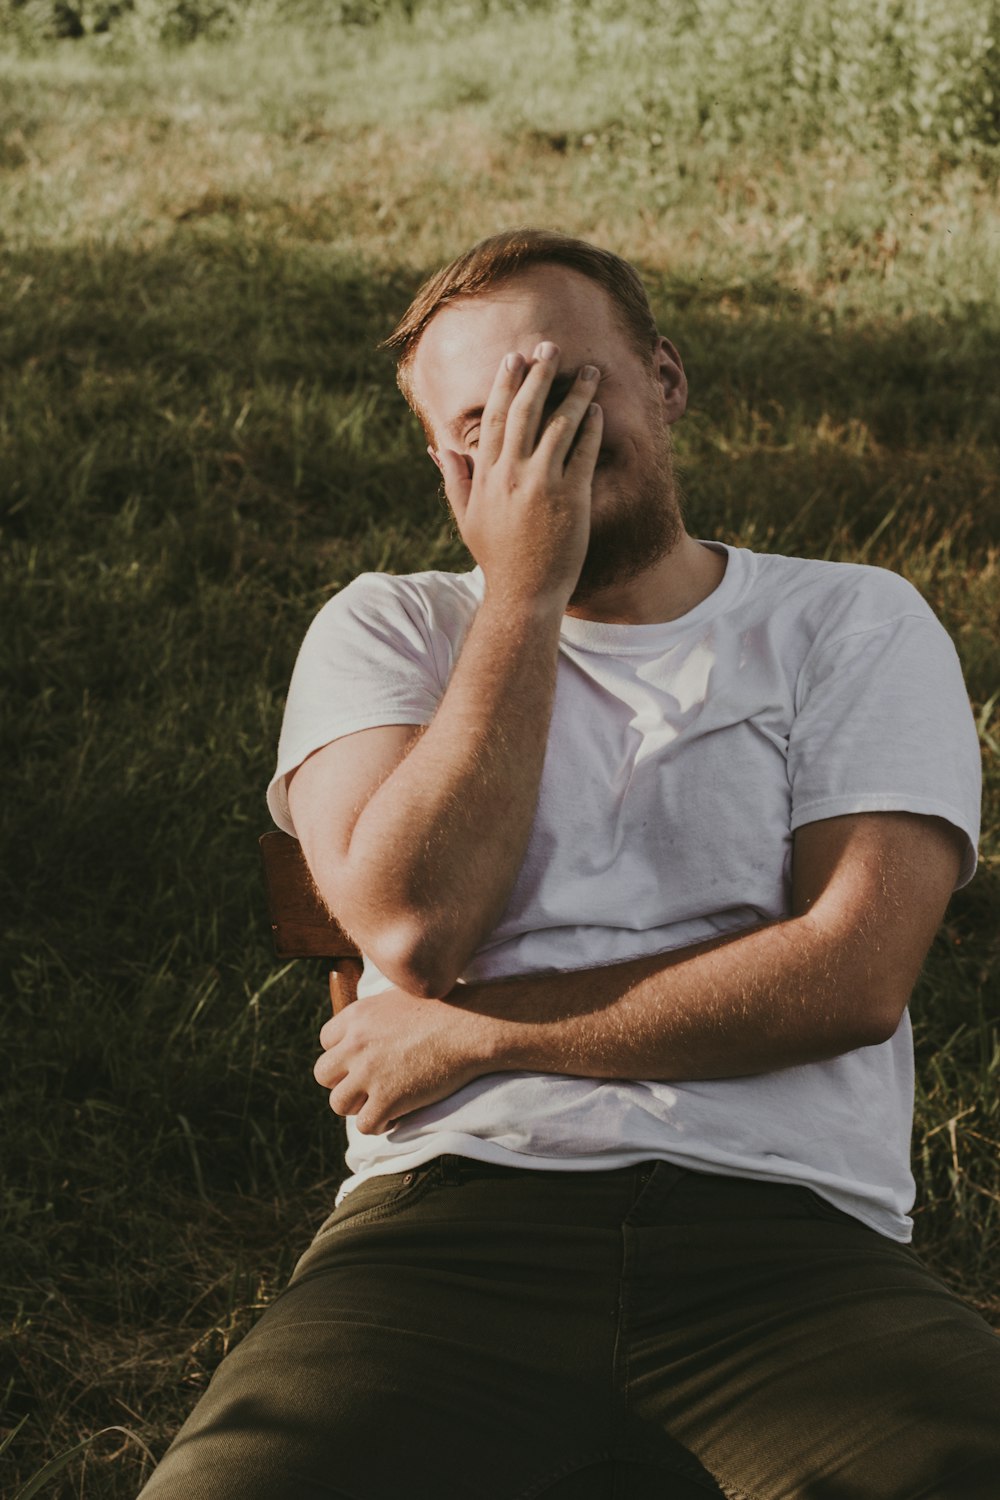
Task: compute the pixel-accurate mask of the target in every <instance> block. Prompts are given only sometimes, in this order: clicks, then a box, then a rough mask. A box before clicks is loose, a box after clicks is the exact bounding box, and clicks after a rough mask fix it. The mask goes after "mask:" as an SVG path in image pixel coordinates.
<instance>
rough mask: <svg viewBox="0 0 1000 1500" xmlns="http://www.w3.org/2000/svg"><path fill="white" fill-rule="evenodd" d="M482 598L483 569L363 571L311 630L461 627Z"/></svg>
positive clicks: (433, 630)
mask: <svg viewBox="0 0 1000 1500" xmlns="http://www.w3.org/2000/svg"><path fill="white" fill-rule="evenodd" d="M481 598H482V575H481V574H480V573H479V570H478V569H474V570H473V571H472V572H469V573H446V572H442V571H427V572H422V573H399V574H397V573H360V574H359V575H358V576H357V577H356V578H354V579H352V580H351V582H350V583H348V584H347V585H345V587H344V588H342V589H340V591H339V592H338V593H336V594H334V595H333V597H332V598H331V599H328V600H327V602H326V603H325V604H324V605H323V607H322V608H321V609H320V611H319V613H318V614H317V615H316V617H315V619H314V620H313V622H312V625H311V626H310V634H320V635H327V634H331V633H339V632H341V631H343V630H344V629H351V628H352V627H353V628H354V629H360V630H362V631H363V630H365V629H369V630H373V631H375V632H376V633H378V631H379V630H380V628H384V627H386V626H389V627H392V628H395V629H400V628H403V629H406V628H407V626H409V628H410V629H412V630H415V631H416V632H417V633H418V634H421V635H427V634H431V633H439V632H440V633H443V634H445V635H451V634H453V633H455V632H459V633H460V632H462V631H463V630H464V629H467V628H468V624H469V622H470V621H471V619H472V616H473V615H474V614H475V611H476V609H477V608H478V606H479V603H480V600H481Z"/></svg>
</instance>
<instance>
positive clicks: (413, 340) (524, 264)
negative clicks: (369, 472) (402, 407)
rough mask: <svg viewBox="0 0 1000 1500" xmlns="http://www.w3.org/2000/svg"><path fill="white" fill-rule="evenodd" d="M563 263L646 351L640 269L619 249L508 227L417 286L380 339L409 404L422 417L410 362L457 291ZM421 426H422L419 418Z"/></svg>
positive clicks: (650, 338)
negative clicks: (594, 288)
mask: <svg viewBox="0 0 1000 1500" xmlns="http://www.w3.org/2000/svg"><path fill="white" fill-rule="evenodd" d="M544 265H557V266H567V267H568V268H569V269H570V270H573V271H579V272H580V273H581V274H582V275H584V276H589V277H590V279H591V281H596V282H597V284H598V286H602V287H603V288H604V290H605V291H606V292H607V293H608V295H609V297H610V298H611V300H612V302H613V303H614V306H615V311H616V312H617V314H618V318H619V321H620V322H621V325H622V328H623V329H624V331H625V333H626V334H627V335H628V336H629V338H630V339H631V341H632V343H633V345H634V347H635V349H636V352H637V353H638V354H640V355H641V356H642V357H643V358H646V357H647V356H649V355H650V354H651V353H652V351H653V347H654V346H655V344H656V340H657V337H658V334H657V329H656V320H655V318H654V317H653V311H652V308H651V307H650V305H649V298H648V297H647V296H646V289H645V287H644V286H643V284H642V281H641V280H640V278H639V273H638V272H637V271H636V269H635V267H634V266H630V265H629V263H628V261H627V260H622V258H621V256H620V255H613V254H612V252H611V251H610V250H599V249H598V248H597V246H596V245H590V244H588V243H587V241H586V240H577V239H573V238H571V237H570V236H569V235H566V234H558V233H557V232H556V231H555V230H550V229H507V230H504V231H503V232H502V233H501V234H493V235H490V237H489V239H485V240H480V241H479V243H478V245H473V246H472V248H471V250H466V251H465V252H464V253H463V254H462V255H460V256H458V257H457V259H455V260H453V261H452V262H451V263H450V264H449V265H447V266H444V267H443V268H442V269H441V270H440V271H437V272H436V273H435V274H434V275H433V276H432V277H431V278H430V279H429V280H428V281H425V282H424V284H423V286H422V287H421V288H420V290H419V291H418V292H417V295H416V296H415V297H414V299H413V301H412V302H411V303H410V306H409V307H408V308H407V310H406V312H405V313H404V314H403V316H402V318H401V319H400V321H399V323H398V324H397V325H396V327H395V328H394V329H393V331H392V333H391V334H390V335H389V337H388V338H387V339H385V340H384V341H383V343H382V344H381V345H380V347H381V348H383V349H392V350H395V351H398V358H397V364H396V379H397V381H398V382H399V388H400V390H401V391H402V392H403V395H404V396H405V397H406V399H407V401H408V402H409V404H410V406H411V407H412V408H413V410H414V411H415V412H416V413H417V415H418V416H419V417H420V418H421V421H424V418H423V414H422V413H421V412H420V410H419V407H418V406H417V403H416V401H415V399H414V395H413V381H412V377H411V373H410V367H411V365H412V363H413V357H414V355H415V354H416V352H417V345H418V344H419V343H420V340H421V338H422V337H423V335H424V331H425V329H426V328H427V325H428V323H429V322H430V321H431V319H432V318H433V317H434V315H435V313H437V312H439V311H440V309H441V308H442V307H444V306H445V304H446V303H448V302H454V301H455V299H456V298H457V297H478V296H481V295H482V294H483V293H484V292H488V291H490V290H491V289H492V288H493V287H496V286H499V285H500V284H501V283H502V282H505V281H509V280H510V279H511V277H513V276H516V275H517V274H518V272H520V271H524V270H527V269H528V268H529V267H531V266H544ZM424 426H425V427H426V426H427V423H426V421H424Z"/></svg>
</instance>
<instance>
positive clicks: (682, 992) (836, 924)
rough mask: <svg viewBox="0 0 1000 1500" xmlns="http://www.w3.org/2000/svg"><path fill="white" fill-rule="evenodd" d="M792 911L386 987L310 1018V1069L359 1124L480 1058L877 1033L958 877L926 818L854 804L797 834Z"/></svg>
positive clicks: (815, 1044) (731, 1046)
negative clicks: (717, 933) (739, 928)
mask: <svg viewBox="0 0 1000 1500" xmlns="http://www.w3.org/2000/svg"><path fill="white" fill-rule="evenodd" d="M795 852H796V871H795V880H794V889H793V907H794V911H795V915H793V916H790V917H789V918H787V919H786V920H784V921H778V922H774V923H773V924H771V925H769V926H764V927H759V928H756V929H754V930H753V931H749V932H743V933H740V934H737V935H735V936H732V937H728V938H720V939H716V940H714V941H713V942H710V943H707V944H702V945H700V946H699V947H697V948H686V949H682V950H681V951H679V952H674V953H662V954H656V955H653V956H652V957H649V958H640V959H634V960H631V961H629V962H627V963H621V964H613V965H610V966H608V967H605V968H597V969H586V970H581V971H579V972H574V973H568V974H564V973H557V974H545V975H536V976H533V977H529V978H522V979H509V980H508V979H505V980H498V981H496V982H494V983H490V984H469V985H459V986H457V987H456V988H455V989H453V990H452V991H451V993H450V994H449V995H448V996H447V997H446V998H444V999H431V998H425V997H421V998H416V997H413V996H409V995H407V994H406V993H405V992H403V991H400V990H389V991H387V992H385V993H383V994H376V995H372V996H370V997H368V998H366V999H364V1000H359V1001H358V1002H357V1003H356V1004H355V1005H349V1006H347V1007H346V1008H345V1009H344V1010H343V1011H341V1012H340V1013H339V1014H338V1015H337V1016H335V1017H333V1018H332V1019H331V1020H330V1021H328V1022H327V1023H326V1025H325V1026H324V1027H323V1030H322V1032H321V1033H320V1040H321V1042H322V1044H323V1046H324V1048H325V1052H324V1055H323V1056H322V1057H321V1058H320V1059H319V1060H318V1061H317V1064H316V1068H315V1070H314V1071H315V1076H316V1078H317V1080H318V1081H319V1082H320V1083H322V1084H323V1085H324V1086H325V1087H326V1088H328V1089H330V1103H331V1107H332V1108H333V1109H334V1110H336V1111H337V1113H339V1114H344V1115H356V1116H357V1123H358V1129H359V1130H361V1131H362V1132H375V1131H380V1130H384V1129H386V1128H387V1125H388V1123H389V1122H390V1121H392V1120H394V1119H398V1118H399V1117H400V1116H401V1115H404V1114H407V1113H408V1112H409V1111H411V1110H414V1109H419V1108H421V1107H422V1106H423V1105H426V1104H431V1103H434V1102H436V1101H437V1100H440V1099H444V1098H447V1097H448V1096H449V1095H450V1094H452V1093H454V1092H455V1091H456V1090H458V1089H460V1088H462V1087H463V1085H464V1084H466V1083H469V1082H470V1081H471V1080H473V1079H475V1078H478V1077H481V1076H482V1075H484V1074H488V1073H503V1072H512V1071H527V1072H540V1073H563V1074H570V1075H576V1076H578V1077H585V1078H638V1079H659V1080H662V1081H664V1082H669V1081H672V1080H676V1081H679V1080H683V1079H689V1080H693V1079H698V1078H734V1077H739V1076H741V1075H746V1074H751V1073H765V1072H772V1071H775V1070H777V1069H779V1068H788V1067H794V1066H797V1065H800V1064H803V1063H810V1062H818V1061H821V1060H823V1059H826V1058H829V1057H836V1056H839V1055H840V1054H842V1053H844V1052H849V1051H853V1050H854V1049H855V1048H858V1047H865V1046H873V1045H875V1044H877V1043H879V1042H883V1041H885V1040H887V1039H888V1038H889V1037H891V1036H892V1034H893V1033H894V1031H895V1030H896V1028H897V1027H898V1025H899V1021H900V1018H901V1016H902V1014H903V1011H904V1009H905V1008H906V1004H907V1001H908V999H909V996H910V992H911V990H912V988H913V985H914V983H915V982H916V978H917V975H918V973H919V972H920V966H921V963H922V962H923V958H924V955H925V954H926V951H927V949H928V947H929V946H930V943H931V940H932V938H933V936H934V933H935V931H936V929H937V926H938V924H939V923H940V920H941V917H942V916H943V914H944V909H945V905H946V903H947V900H948V894H949V892H950V891H951V889H952V888H953V886H954V882H955V879H956V876H957V874H958V869H959V864H960V857H961V848H960V843H959V841H958V840H957V839H956V835H955V831H954V829H952V828H951V826H950V825H949V824H947V823H944V822H943V821H942V820H940V819H937V818H929V817H922V816H918V815H913V814H908V813H906V814H897V813H880V814H859V815H857V816H852V817H843V818H831V819H828V820H826V821H825V822H821V823H814V824H809V825H807V826H806V827H805V828H803V829H801V830H800V831H799V832H798V834H797V835H796V843H795Z"/></svg>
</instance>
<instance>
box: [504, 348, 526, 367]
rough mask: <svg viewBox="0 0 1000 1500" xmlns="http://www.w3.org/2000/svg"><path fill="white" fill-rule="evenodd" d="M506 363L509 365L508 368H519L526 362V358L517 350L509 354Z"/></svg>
mask: <svg viewBox="0 0 1000 1500" xmlns="http://www.w3.org/2000/svg"><path fill="white" fill-rule="evenodd" d="M504 364H505V365H506V366H507V368H508V370H519V369H520V368H521V366H522V365H523V364H524V359H523V357H522V356H521V355H520V354H518V353H517V351H516V350H515V351H514V353H513V354H508V355H507V358H506V359H505V360H504Z"/></svg>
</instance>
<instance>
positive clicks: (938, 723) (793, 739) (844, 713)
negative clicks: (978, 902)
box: [788, 601, 982, 886]
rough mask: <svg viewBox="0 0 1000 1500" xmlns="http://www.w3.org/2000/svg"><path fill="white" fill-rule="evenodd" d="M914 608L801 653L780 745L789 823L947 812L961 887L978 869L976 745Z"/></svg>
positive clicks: (957, 689)
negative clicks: (959, 837) (955, 833)
mask: <svg viewBox="0 0 1000 1500" xmlns="http://www.w3.org/2000/svg"><path fill="white" fill-rule="evenodd" d="M921 604H922V601H921ZM922 608H923V609H924V610H926V613H922V612H921V613H917V612H913V613H906V614H903V615H900V616H898V617H897V618H894V619H892V620H889V621H886V622H884V623H881V624H878V625H873V626H870V627H868V628H865V629H861V630H857V631H855V632H851V633H847V634H844V635H841V636H839V637H838V638H837V639H835V640H833V641H831V642H828V643H824V644H822V645H821V646H819V647H818V648H817V649H815V650H814V651H813V652H812V653H811V654H810V656H809V657H808V658H807V660H806V662H805V664H804V666H803V669H802V673H801V675H800V679H799V685H798V702H797V711H796V715H795V718H794V722H793V725H792V731H791V734H790V737H789V747H788V772H789V778H790V781H791V793H792V828H793V830H794V829H795V828H800V827H801V826H802V825H803V824H805V823H813V822H816V821H818V820H819V819H821V818H833V817H838V816H842V815H844V814H847V813H860V812H913V813H924V814H927V815H928V816H933V817H939V818H944V819H946V820H947V821H948V822H949V823H951V824H953V825H954V827H956V828H958V829H959V830H960V831H961V832H962V833H964V835H965V838H966V849H965V857H964V859H963V861H962V868H961V872H960V874H959V879H958V882H957V884H958V885H959V886H961V885H964V884H966V882H967V881H969V880H971V878H972V876H973V874H974V872H975V868H976V844H977V842H978V838H979V812H980V793H981V775H982V771H981V763H980V755H979V742H978V737H977V734H976V726H975V722H974V720H973V717H972V710H971V707H970V705H969V699H968V696H967V694H966V690H965V684H964V682H963V680H962V671H961V667H960V665H959V661H958V656H957V653H956V651H955V648H954V646H953V644H952V642H951V639H950V637H949V636H948V634H947V632H946V631H945V629H944V628H943V626H942V625H941V624H940V623H939V621H938V620H937V619H936V618H935V617H934V615H933V614H932V613H931V611H930V610H929V609H927V608H926V606H922Z"/></svg>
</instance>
